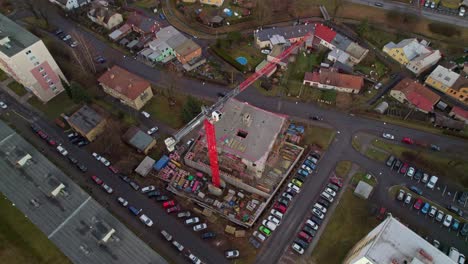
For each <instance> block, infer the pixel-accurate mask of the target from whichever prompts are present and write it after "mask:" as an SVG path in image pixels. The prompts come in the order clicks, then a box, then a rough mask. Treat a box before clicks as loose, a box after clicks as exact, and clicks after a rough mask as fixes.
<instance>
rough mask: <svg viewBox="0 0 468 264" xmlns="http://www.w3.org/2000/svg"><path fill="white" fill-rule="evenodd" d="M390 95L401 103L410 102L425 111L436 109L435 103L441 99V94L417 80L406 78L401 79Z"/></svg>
mask: <svg viewBox="0 0 468 264" xmlns="http://www.w3.org/2000/svg"><path fill="white" fill-rule="evenodd" d="M390 96H392V97H393V98H395V99H396V100H398V101H399V102H400V103H405V104H410V105H411V106H413V107H415V108H416V109H417V110H419V111H421V112H423V113H429V112H432V111H433V110H434V105H436V104H437V102H438V101H439V100H440V96H438V95H437V94H436V93H434V92H432V91H431V90H430V89H429V88H427V87H425V86H424V85H422V84H420V83H419V82H417V81H416V80H411V79H409V78H405V79H403V80H401V81H400V82H399V83H398V84H397V85H396V86H395V87H394V88H393V89H392V90H391V91H390Z"/></svg>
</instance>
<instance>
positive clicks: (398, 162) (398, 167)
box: [392, 159, 403, 171]
mask: <svg viewBox="0 0 468 264" xmlns="http://www.w3.org/2000/svg"><path fill="white" fill-rule="evenodd" d="M402 165H403V162H401V160H399V159H397V160H396V161H395V164H393V167H392V169H393V170H396V171H399V170H400V168H401V166H402Z"/></svg>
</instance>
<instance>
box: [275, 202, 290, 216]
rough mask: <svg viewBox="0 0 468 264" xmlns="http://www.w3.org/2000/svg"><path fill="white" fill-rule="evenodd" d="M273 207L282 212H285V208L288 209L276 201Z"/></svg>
mask: <svg viewBox="0 0 468 264" xmlns="http://www.w3.org/2000/svg"><path fill="white" fill-rule="evenodd" d="M273 208H274V209H276V210H278V211H280V212H281V213H282V214H284V213H286V210H288V208H287V207H286V206H284V205H282V204H279V203H278V202H276V203H275V205H274V206H273Z"/></svg>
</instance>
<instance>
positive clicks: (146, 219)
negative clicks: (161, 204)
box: [140, 214, 153, 227]
mask: <svg viewBox="0 0 468 264" xmlns="http://www.w3.org/2000/svg"><path fill="white" fill-rule="evenodd" d="M140 220H141V222H143V223H144V224H145V225H146V226H148V227H151V226H152V225H153V220H151V219H150V218H149V217H148V216H146V215H145V214H142V215H140Z"/></svg>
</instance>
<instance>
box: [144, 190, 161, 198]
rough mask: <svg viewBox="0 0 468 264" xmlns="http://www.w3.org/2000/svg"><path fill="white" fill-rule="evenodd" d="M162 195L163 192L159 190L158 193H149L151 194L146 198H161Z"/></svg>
mask: <svg viewBox="0 0 468 264" xmlns="http://www.w3.org/2000/svg"><path fill="white" fill-rule="evenodd" d="M160 195H161V192H159V191H157V190H156V191H152V192H149V193H147V194H146V196H148V197H149V198H152V197H158V196H160Z"/></svg>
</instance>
